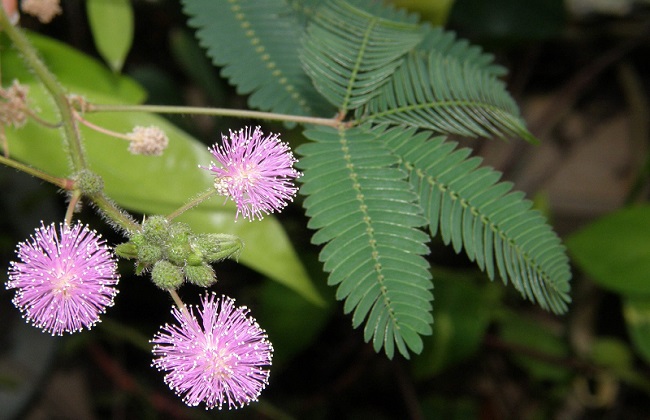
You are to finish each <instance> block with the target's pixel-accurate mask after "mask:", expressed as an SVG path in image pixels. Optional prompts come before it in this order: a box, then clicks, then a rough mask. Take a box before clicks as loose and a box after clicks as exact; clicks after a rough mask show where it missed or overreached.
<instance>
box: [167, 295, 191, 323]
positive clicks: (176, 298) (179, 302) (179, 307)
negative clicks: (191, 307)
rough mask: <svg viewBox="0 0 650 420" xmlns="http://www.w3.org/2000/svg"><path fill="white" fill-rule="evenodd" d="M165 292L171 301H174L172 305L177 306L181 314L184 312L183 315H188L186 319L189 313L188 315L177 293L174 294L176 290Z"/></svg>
mask: <svg viewBox="0 0 650 420" xmlns="http://www.w3.org/2000/svg"><path fill="white" fill-rule="evenodd" d="M167 291H168V292H169V294H170V295H171V297H172V299H174V303H175V304H176V306H178V309H180V310H181V311H182V312H184V313H185V314H186V315H188V317H189V313H188V311H187V307H186V306H185V304H184V303H183V301H182V300H181V297H180V296H178V293H176V290H174V289H167Z"/></svg>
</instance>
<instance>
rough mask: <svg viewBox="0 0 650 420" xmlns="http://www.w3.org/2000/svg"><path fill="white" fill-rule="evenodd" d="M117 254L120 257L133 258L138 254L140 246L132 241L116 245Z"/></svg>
mask: <svg viewBox="0 0 650 420" xmlns="http://www.w3.org/2000/svg"><path fill="white" fill-rule="evenodd" d="M115 254H117V256H118V257H121V258H126V259H127V260H132V259H134V258H136V257H137V256H138V247H137V246H135V244H134V243H132V242H124V243H122V244H119V245H117V246H116V247H115Z"/></svg>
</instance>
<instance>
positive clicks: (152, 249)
mask: <svg viewBox="0 0 650 420" xmlns="http://www.w3.org/2000/svg"><path fill="white" fill-rule="evenodd" d="M162 257H163V252H162V249H161V248H160V247H159V246H158V245H155V244H142V245H139V246H138V262H139V263H140V264H144V265H145V266H150V265H151V264H155V263H156V262H158V261H160V260H161V259H162Z"/></svg>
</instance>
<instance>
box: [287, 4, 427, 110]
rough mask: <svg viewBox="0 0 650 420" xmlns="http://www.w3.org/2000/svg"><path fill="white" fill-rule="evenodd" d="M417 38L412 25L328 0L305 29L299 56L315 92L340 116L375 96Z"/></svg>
mask: <svg viewBox="0 0 650 420" xmlns="http://www.w3.org/2000/svg"><path fill="white" fill-rule="evenodd" d="M422 36H423V30H422V29H421V28H420V27H419V26H417V25H414V24H411V23H404V22H400V21H392V20H387V19H385V18H382V17H379V16H376V15H373V14H370V13H368V12H366V11H364V10H362V9H359V8H357V7H354V6H353V5H351V4H350V3H348V2H346V1H342V0H332V1H329V2H327V3H326V5H325V6H324V7H321V8H320V9H318V11H317V13H316V14H315V16H314V17H313V20H312V22H311V24H310V25H309V26H308V27H307V36H306V38H305V41H304V47H303V49H302V54H301V56H300V58H301V60H302V63H303V65H304V67H305V71H306V72H307V74H309V76H310V77H311V78H312V81H313V83H314V85H315V86H316V89H318V91H319V92H320V93H321V94H322V95H323V96H324V97H325V98H327V100H328V101H329V102H330V103H332V104H333V105H335V106H336V107H337V108H338V109H339V111H341V112H342V113H345V112H346V111H348V110H350V109H355V108H358V107H359V106H361V105H363V104H364V103H366V102H367V101H368V100H370V98H372V97H373V96H375V95H376V94H377V89H378V88H379V87H380V86H381V85H383V84H384V83H385V82H386V81H387V79H388V78H389V77H390V75H391V74H392V73H393V72H394V71H395V69H396V68H397V67H398V66H399V65H400V64H401V62H402V57H403V56H404V54H406V53H407V52H408V51H409V50H410V49H411V48H413V47H415V46H416V45H417V44H418V43H419V42H420V41H421V40H422Z"/></svg>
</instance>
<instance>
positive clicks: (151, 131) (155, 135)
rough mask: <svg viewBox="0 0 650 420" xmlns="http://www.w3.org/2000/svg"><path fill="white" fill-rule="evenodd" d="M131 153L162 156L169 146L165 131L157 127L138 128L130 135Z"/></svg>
mask: <svg viewBox="0 0 650 420" xmlns="http://www.w3.org/2000/svg"><path fill="white" fill-rule="evenodd" d="M128 137H129V138H131V142H130V144H129V152H131V153H132V154H134V155H145V156H160V155H162V153H163V151H164V150H165V149H166V148H167V145H168V144H169V139H168V138H167V135H166V134H165V132H164V131H162V130H161V129H160V128H158V127H156V126H150V127H141V126H137V127H135V128H134V129H133V131H132V132H131V133H129V134H128Z"/></svg>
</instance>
